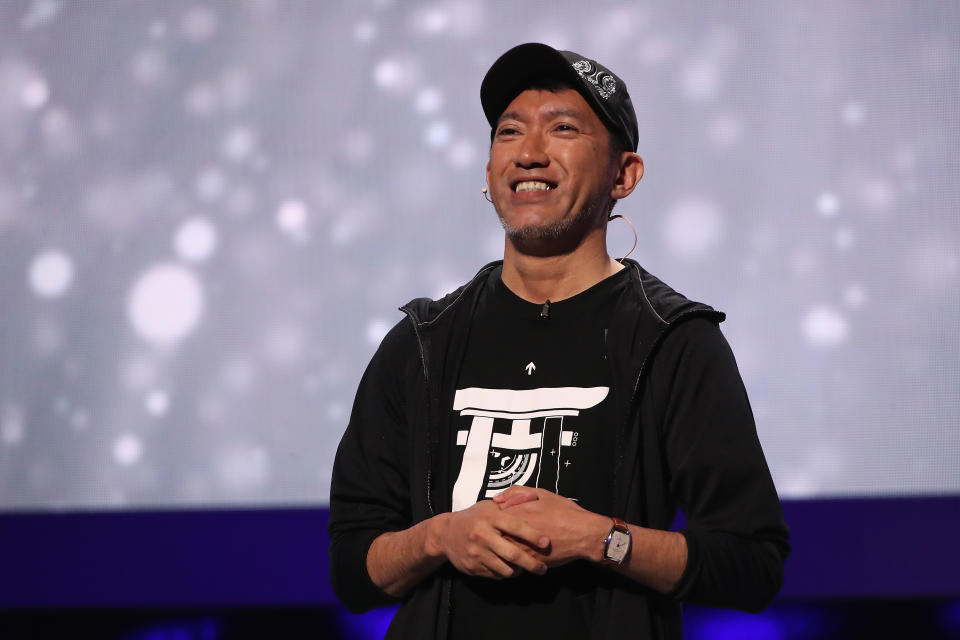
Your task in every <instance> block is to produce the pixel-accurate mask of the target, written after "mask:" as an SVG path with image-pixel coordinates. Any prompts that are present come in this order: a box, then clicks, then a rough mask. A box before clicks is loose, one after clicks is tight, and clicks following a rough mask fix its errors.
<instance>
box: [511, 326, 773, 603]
mask: <svg viewBox="0 0 960 640" xmlns="http://www.w3.org/2000/svg"><path fill="white" fill-rule="evenodd" d="M641 406H642V407H644V410H645V411H648V412H649V414H648V415H645V419H648V420H651V421H653V422H654V423H656V424H658V425H659V430H660V432H661V436H662V438H663V439H664V443H663V446H662V447H661V449H662V450H663V452H664V455H665V457H666V464H667V466H668V469H669V474H670V486H669V489H670V493H671V495H672V496H673V498H674V500H676V501H677V503H679V505H680V506H681V508H682V509H683V511H684V513H685V515H686V517H687V524H688V526H687V528H686V529H685V530H684V531H682V532H671V531H662V530H659V529H649V528H644V527H640V526H637V525H633V524H632V525H630V531H631V537H632V545H631V546H632V551H631V554H630V556H629V557H628V559H627V560H626V561H625V562H624V564H623V565H621V566H620V567H616V568H614V567H611V568H614V570H616V571H618V572H620V573H623V574H624V575H626V576H628V577H630V578H631V579H633V580H635V581H637V582H639V583H640V584H643V585H645V586H647V587H649V588H651V589H653V590H656V591H658V592H661V593H668V594H670V595H672V596H673V597H676V598H678V599H683V600H687V601H691V602H698V603H703V604H708V605H712V606H724V607H731V608H737V609H744V610H747V611H758V610H761V609H763V608H764V607H765V606H766V604H767V603H768V602H769V600H770V599H772V597H773V596H774V595H775V594H776V592H777V590H778V589H779V586H780V584H781V583H782V580H783V561H784V559H785V558H786V555H787V553H788V552H789V544H788V543H787V535H788V532H787V528H786V525H785V524H784V523H783V516H782V514H781V511H780V503H779V501H778V499H777V495H776V490H775V489H774V487H773V482H772V480H771V479H770V474H769V471H768V470H767V466H766V461H765V460H764V457H763V452H762V450H761V449H760V443H759V441H758V439H757V435H756V429H755V427H754V422H753V416H752V413H751V412H750V406H749V403H748V401H747V397H746V392H745V391H744V389H743V384H742V382H741V380H740V375H739V372H738V371H737V369H736V363H735V361H734V359H733V355H732V353H730V350H729V347H728V346H727V344H726V341H725V340H724V339H723V336H722V335H721V334H720V332H719V329H718V328H717V327H716V325H714V324H713V323H710V322H708V321H705V320H692V321H689V322H687V323H685V324H684V325H681V326H680V327H678V328H677V329H675V330H674V334H673V335H671V336H669V337H668V338H667V340H666V341H665V343H664V344H663V345H662V348H661V350H660V352H659V353H658V355H657V356H656V358H655V360H654V362H653V364H652V371H651V372H650V377H649V379H648V384H647V386H646V389H645V391H644V396H643V401H642V403H641ZM494 500H496V501H497V502H498V503H499V504H500V505H501V507H502V508H504V509H507V510H508V511H509V512H512V513H516V514H517V515H519V516H520V517H522V518H524V519H527V520H528V522H530V523H531V524H532V525H533V526H534V527H537V528H539V529H540V530H542V531H543V532H544V533H545V534H546V535H547V536H549V538H550V540H551V543H552V544H551V548H550V549H549V552H548V554H547V556H546V558H545V561H546V562H547V565H548V566H556V565H558V564H564V563H566V562H570V561H572V560H577V559H585V560H592V561H597V562H599V561H601V554H602V549H603V543H602V541H603V540H604V539H605V538H606V536H607V533H608V532H609V531H610V526H611V521H610V518H608V517H606V516H601V515H598V514H594V513H590V512H587V511H585V510H584V509H582V508H581V507H579V506H578V505H576V504H575V503H574V502H572V501H570V500H567V499H566V498H563V497H561V496H557V495H555V494H552V493H549V492H546V491H542V490H536V489H529V488H524V487H511V488H510V489H508V490H507V491H505V492H504V493H502V494H500V495H499V496H497V497H496V498H494Z"/></svg>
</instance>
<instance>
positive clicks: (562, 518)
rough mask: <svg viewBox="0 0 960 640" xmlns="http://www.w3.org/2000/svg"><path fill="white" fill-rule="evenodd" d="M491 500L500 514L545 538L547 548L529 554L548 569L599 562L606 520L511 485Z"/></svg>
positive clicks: (547, 495)
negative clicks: (569, 563)
mask: <svg viewBox="0 0 960 640" xmlns="http://www.w3.org/2000/svg"><path fill="white" fill-rule="evenodd" d="M493 501H494V502H495V503H497V504H498V505H499V507H500V509H502V510H503V511H504V513H509V514H512V515H516V516H517V517H519V518H520V519H522V520H524V521H525V522H526V523H527V524H529V525H530V526H532V527H533V528H535V529H536V530H537V531H542V532H544V533H545V534H546V535H547V537H548V538H549V539H550V547H549V548H548V549H546V550H545V552H544V551H539V550H536V549H533V550H532V551H533V552H534V555H535V556H536V557H537V559H539V560H541V561H542V562H544V563H545V564H546V565H547V566H548V567H557V566H560V565H562V564H566V563H568V562H570V561H572V560H578V559H589V560H599V559H600V553H601V547H602V541H603V538H604V536H605V535H606V533H607V531H609V529H610V519H609V518H606V517H604V516H601V515H598V514H596V513H592V512H590V511H587V510H586V509H584V508H583V507H581V506H580V505H578V504H577V503H576V502H574V501H573V500H570V499H569V498H564V497H563V496H560V495H557V494H555V493H551V492H549V491H546V490H545V489H534V488H531V487H522V486H517V485H514V486H512V487H510V488H509V489H507V490H506V491H504V492H503V493H500V494H498V495H497V496H495V497H494V498H493Z"/></svg>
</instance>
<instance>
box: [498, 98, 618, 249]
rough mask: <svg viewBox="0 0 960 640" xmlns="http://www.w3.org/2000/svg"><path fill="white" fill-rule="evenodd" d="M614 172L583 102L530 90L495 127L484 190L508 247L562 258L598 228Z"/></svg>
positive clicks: (603, 135)
mask: <svg viewBox="0 0 960 640" xmlns="http://www.w3.org/2000/svg"><path fill="white" fill-rule="evenodd" d="M618 168H619V163H617V162H616V161H614V160H613V159H612V158H611V156H610V133H609V131H608V130H607V128H606V127H605V126H604V124H603V122H601V121H600V118H599V117H598V116H597V114H596V113H594V111H593V109H591V108H590V106H589V105H588V104H587V102H586V100H584V99H583V96H581V95H580V94H579V93H577V92H576V91H575V90H573V89H561V90H559V91H547V90H540V89H529V90H527V91H524V92H523V93H521V94H520V95H518V96H517V97H516V98H514V100H513V102H511V103H510V105H509V106H508V107H507V108H506V109H505V110H504V112H503V115H501V116H500V120H499V121H498V122H497V127H496V129H495V131H494V136H493V143H492V145H491V147H490V161H489V162H488V163H487V184H488V185H489V188H490V194H491V198H492V200H493V203H494V206H495V207H496V210H497V214H498V215H499V216H500V221H501V222H502V223H503V227H504V229H505V230H506V232H507V236H508V237H509V238H510V240H511V242H513V244H514V246H516V247H517V248H518V249H520V250H521V251H524V252H527V251H529V252H531V253H535V254H541V255H549V254H552V253H566V252H568V251H570V250H572V249H573V248H575V247H576V246H577V244H579V242H580V241H581V240H582V239H583V236H584V234H586V233H587V232H588V231H590V230H592V229H594V228H596V227H598V226H600V225H602V221H603V220H604V219H605V215H606V213H607V211H608V210H609V205H610V196H611V191H612V189H613V186H614V181H615V179H616V176H617V172H618Z"/></svg>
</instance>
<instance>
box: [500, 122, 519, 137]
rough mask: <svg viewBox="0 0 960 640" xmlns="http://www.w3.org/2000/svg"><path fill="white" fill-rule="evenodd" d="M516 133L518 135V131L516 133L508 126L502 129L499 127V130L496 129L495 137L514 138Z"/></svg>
mask: <svg viewBox="0 0 960 640" xmlns="http://www.w3.org/2000/svg"><path fill="white" fill-rule="evenodd" d="M517 133H518V131H517V130H516V129H515V128H513V127H511V126H509V125H507V126H504V127H500V128H499V129H497V137H498V138H500V137H504V136H515V135H517Z"/></svg>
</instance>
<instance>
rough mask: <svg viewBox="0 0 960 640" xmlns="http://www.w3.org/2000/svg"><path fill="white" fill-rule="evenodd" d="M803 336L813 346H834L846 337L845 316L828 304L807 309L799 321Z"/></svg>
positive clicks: (847, 331) (847, 330) (847, 328)
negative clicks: (800, 321)
mask: <svg viewBox="0 0 960 640" xmlns="http://www.w3.org/2000/svg"><path fill="white" fill-rule="evenodd" d="M801 328H802V330H803V336H804V338H806V340H807V343H808V344H810V345H813V346H814V347H835V346H837V345H839V344H841V343H842V342H844V341H845V340H846V339H847V334H848V333H849V326H848V325H847V320H846V318H844V317H843V315H841V314H840V312H838V311H837V310H836V309H834V308H833V307H830V306H828V305H819V306H816V307H813V308H812V309H810V310H808V311H807V312H806V313H805V314H804V316H803V320H802V323H801Z"/></svg>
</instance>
